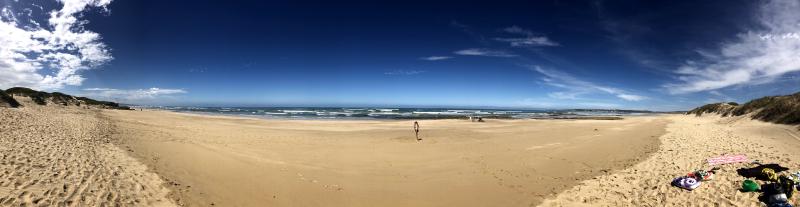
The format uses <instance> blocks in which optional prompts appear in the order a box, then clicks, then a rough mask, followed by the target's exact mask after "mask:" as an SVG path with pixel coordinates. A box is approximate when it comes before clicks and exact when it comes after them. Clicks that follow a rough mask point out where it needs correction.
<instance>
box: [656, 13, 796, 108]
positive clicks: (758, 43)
mask: <svg viewBox="0 0 800 207" xmlns="http://www.w3.org/2000/svg"><path fill="white" fill-rule="evenodd" d="M797 11H800V2H799V1H795V0H774V1H769V2H766V3H765V4H763V5H761V7H760V10H759V13H758V14H757V15H756V18H757V20H758V22H759V23H760V24H761V25H760V26H761V27H760V28H763V29H759V30H751V31H748V32H746V33H742V34H738V35H737V39H736V40H735V41H732V42H727V43H723V44H721V47H720V48H719V51H717V52H713V53H709V52H706V51H704V52H703V53H700V56H701V59H702V61H687V63H685V64H684V65H683V66H681V67H679V68H678V69H677V70H676V71H675V72H676V73H677V74H678V75H679V77H678V79H679V81H678V82H677V83H670V84H666V85H664V87H665V88H666V89H667V90H668V91H669V92H670V93H672V94H684V93H693V92H699V91H710V90H716V89H721V88H726V87H729V86H737V85H757V84H764V83H770V82H773V81H774V80H776V79H778V78H780V77H781V76H782V75H784V74H786V73H790V72H795V71H800V38H794V36H795V35H794V34H796V33H797V32H800V15H798V13H797Z"/></svg>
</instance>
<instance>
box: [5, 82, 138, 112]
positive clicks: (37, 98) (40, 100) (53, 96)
mask: <svg viewBox="0 0 800 207" xmlns="http://www.w3.org/2000/svg"><path fill="white" fill-rule="evenodd" d="M0 91H2V90H0ZM5 93H8V94H11V95H15V96H26V97H30V98H31V100H33V102H35V103H36V104H38V105H47V103H48V101H50V102H52V103H55V104H59V105H64V106H80V105H81V104H85V105H89V106H99V107H102V108H109V109H122V110H130V109H131V108H130V107H127V106H120V105H119V104H118V103H114V102H110V101H98V100H94V99H90V98H86V97H75V96H71V95H67V94H64V93H59V92H53V93H47V92H43V91H37V90H33V89H30V88H24V87H14V88H9V89H8V90H5V92H4V93H3V94H5ZM9 98H11V99H12V100H13V97H11V96H9ZM14 102H15V103H17V101H16V100H14ZM17 105H19V103H17Z"/></svg>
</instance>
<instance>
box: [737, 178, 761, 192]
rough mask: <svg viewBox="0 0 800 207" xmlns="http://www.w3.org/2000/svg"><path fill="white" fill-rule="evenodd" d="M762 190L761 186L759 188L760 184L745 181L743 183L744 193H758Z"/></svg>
mask: <svg viewBox="0 0 800 207" xmlns="http://www.w3.org/2000/svg"><path fill="white" fill-rule="evenodd" d="M760 188H761V186H758V183H756V182H755V181H752V180H744V182H742V191H744V192H757V191H759V190H761V189H760Z"/></svg>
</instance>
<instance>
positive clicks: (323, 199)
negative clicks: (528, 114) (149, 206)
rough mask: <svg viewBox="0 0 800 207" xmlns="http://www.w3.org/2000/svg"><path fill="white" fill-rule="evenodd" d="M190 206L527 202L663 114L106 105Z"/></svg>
mask: <svg viewBox="0 0 800 207" xmlns="http://www.w3.org/2000/svg"><path fill="white" fill-rule="evenodd" d="M103 114H105V115H107V116H109V117H110V118H111V120H114V121H113V123H114V125H115V127H116V128H117V129H118V130H117V131H118V133H116V134H115V135H114V136H113V138H112V140H115V142H116V144H117V145H118V146H120V147H121V148H123V149H125V150H127V151H128V153H129V154H130V155H131V156H133V157H135V158H137V159H138V160H139V161H141V162H142V163H144V164H145V165H146V166H148V167H149V169H150V170H152V171H153V172H155V173H157V174H158V175H160V176H161V178H162V179H164V180H165V182H166V184H167V186H168V188H170V189H171V193H170V195H169V197H170V198H171V199H173V200H174V201H175V202H176V203H177V204H183V205H188V206H208V205H212V204H213V205H216V206H535V205H538V204H540V203H541V202H542V201H543V200H544V199H545V198H548V197H554V196H555V195H556V194H557V193H559V192H561V191H564V190H567V189H570V188H571V187H573V186H574V185H576V184H579V183H580V182H581V181H583V180H586V179H591V178H593V177H596V176H601V175H606V174H610V173H614V172H615V171H617V170H622V169H626V168H628V167H630V166H633V165H634V164H636V163H638V162H640V161H642V160H644V159H647V157H648V154H649V153H652V152H655V151H657V150H658V149H659V137H660V136H661V135H662V134H664V133H665V127H666V125H667V123H669V122H670V121H669V119H667V118H665V117H663V116H652V117H633V118H627V119H624V120H488V121H487V122H484V123H473V122H469V121H465V120H423V121H420V124H421V128H422V129H421V133H420V135H421V137H422V138H423V141H421V142H417V141H415V138H414V133H413V131H412V123H413V121H408V120H405V121H394V120H375V121H353V120H336V121H319V120H317V121H315V120H260V119H249V118H237V117H219V116H205V115H191V114H181V113H173V112H164V111H114V110H106V111H104V112H103Z"/></svg>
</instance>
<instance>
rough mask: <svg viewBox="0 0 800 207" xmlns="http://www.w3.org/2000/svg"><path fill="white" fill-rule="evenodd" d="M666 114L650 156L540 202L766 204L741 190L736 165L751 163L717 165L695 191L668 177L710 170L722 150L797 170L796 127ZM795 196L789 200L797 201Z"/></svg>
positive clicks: (798, 135)
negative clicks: (666, 121) (661, 133)
mask: <svg viewBox="0 0 800 207" xmlns="http://www.w3.org/2000/svg"><path fill="white" fill-rule="evenodd" d="M669 119H670V120H672V122H671V124H669V125H668V127H667V134H665V135H664V136H662V137H661V138H660V140H661V147H659V149H658V151H657V152H655V153H653V154H652V156H650V157H649V158H647V159H645V160H644V161H642V162H641V163H639V164H636V165H635V166H633V167H631V168H628V169H625V170H622V171H618V172H616V173H613V174H610V175H602V176H599V177H597V178H593V179H591V180H586V181H584V182H581V184H580V185H577V186H574V187H572V188H571V189H569V190H567V191H565V192H563V193H561V194H559V195H558V196H557V197H555V198H551V199H548V200H547V201H546V202H545V203H544V204H543V205H542V206H765V204H764V203H761V202H759V200H758V196H760V195H761V194H760V193H744V192H739V189H741V186H742V181H743V180H744V179H745V178H744V177H742V176H740V175H738V174H737V171H736V170H737V169H740V168H750V167H754V166H755V165H753V164H750V163H749V162H745V163H735V164H724V165H716V166H718V167H720V168H721V169H720V170H719V171H718V172H717V173H716V175H715V177H714V179H713V180H711V181H708V182H702V185H701V186H700V187H699V188H697V189H695V190H693V191H686V190H682V189H679V188H677V187H674V186H671V185H670V181H671V180H672V179H673V178H675V177H678V176H681V175H686V174H687V173H689V172H692V171H694V170H699V169H706V170H707V169H710V168H711V166H710V165H708V164H707V162H706V160H707V159H709V158H712V157H717V156H720V155H737V154H744V155H747V156H748V158H749V159H750V160H751V161H753V160H759V161H761V163H763V164H768V163H775V164H780V165H781V166H783V167H787V168H789V170H790V172H792V173H794V172H798V170H800V160H798V159H800V151H798V149H800V131H798V128H797V127H796V126H787V125H776V124H770V123H765V122H761V121H754V120H750V118H749V117H747V116H742V117H726V118H721V117H719V115H716V114H706V115H705V116H703V117H696V116H693V115H675V116H669ZM761 184H763V182H762V183H761ZM798 197H800V196H796V195H795V196H794V197H793V199H790V200H789V203H791V204H797V201H798Z"/></svg>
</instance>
